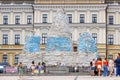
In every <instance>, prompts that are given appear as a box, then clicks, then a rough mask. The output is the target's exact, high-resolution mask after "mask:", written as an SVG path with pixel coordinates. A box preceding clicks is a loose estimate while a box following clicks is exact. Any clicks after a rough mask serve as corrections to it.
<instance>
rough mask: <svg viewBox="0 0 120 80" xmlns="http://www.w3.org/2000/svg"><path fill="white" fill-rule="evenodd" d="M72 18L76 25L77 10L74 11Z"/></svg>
mask: <svg viewBox="0 0 120 80" xmlns="http://www.w3.org/2000/svg"><path fill="white" fill-rule="evenodd" d="M73 18H74V21H73V22H74V23H78V12H77V10H75V11H74V16H73Z"/></svg>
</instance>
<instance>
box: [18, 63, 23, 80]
mask: <svg viewBox="0 0 120 80" xmlns="http://www.w3.org/2000/svg"><path fill="white" fill-rule="evenodd" d="M18 73H19V78H22V77H23V66H22V62H20V63H19V64H18Z"/></svg>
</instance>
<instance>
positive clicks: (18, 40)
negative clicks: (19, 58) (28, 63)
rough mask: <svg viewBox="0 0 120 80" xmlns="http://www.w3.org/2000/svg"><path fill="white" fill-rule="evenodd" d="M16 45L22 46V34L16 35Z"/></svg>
mask: <svg viewBox="0 0 120 80" xmlns="http://www.w3.org/2000/svg"><path fill="white" fill-rule="evenodd" d="M15 45H20V34H15Z"/></svg>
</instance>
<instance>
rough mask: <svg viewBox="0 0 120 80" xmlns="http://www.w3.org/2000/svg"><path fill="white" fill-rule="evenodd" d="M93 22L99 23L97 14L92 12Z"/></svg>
mask: <svg viewBox="0 0 120 80" xmlns="http://www.w3.org/2000/svg"><path fill="white" fill-rule="evenodd" d="M92 23H97V14H92Z"/></svg>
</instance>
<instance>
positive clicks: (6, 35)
mask: <svg viewBox="0 0 120 80" xmlns="http://www.w3.org/2000/svg"><path fill="white" fill-rule="evenodd" d="M3 45H8V34H3Z"/></svg>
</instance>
